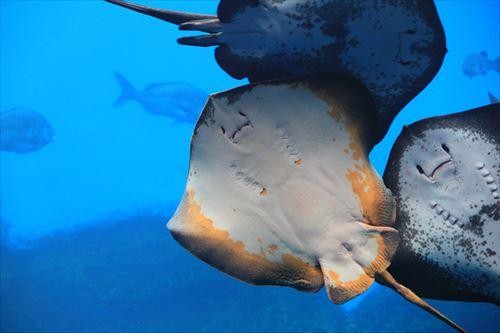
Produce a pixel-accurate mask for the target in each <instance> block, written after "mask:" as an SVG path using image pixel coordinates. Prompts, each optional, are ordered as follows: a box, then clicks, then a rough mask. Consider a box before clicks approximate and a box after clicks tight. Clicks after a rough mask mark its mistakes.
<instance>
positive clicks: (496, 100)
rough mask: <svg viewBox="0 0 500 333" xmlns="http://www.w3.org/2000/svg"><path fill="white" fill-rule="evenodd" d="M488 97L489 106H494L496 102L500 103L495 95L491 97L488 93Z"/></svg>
mask: <svg viewBox="0 0 500 333" xmlns="http://www.w3.org/2000/svg"><path fill="white" fill-rule="evenodd" d="M488 97H489V99H490V103H491V104H496V103H498V102H500V100H499V99H498V98H496V97H495V95H493V94H492V93H491V92H489V91H488Z"/></svg>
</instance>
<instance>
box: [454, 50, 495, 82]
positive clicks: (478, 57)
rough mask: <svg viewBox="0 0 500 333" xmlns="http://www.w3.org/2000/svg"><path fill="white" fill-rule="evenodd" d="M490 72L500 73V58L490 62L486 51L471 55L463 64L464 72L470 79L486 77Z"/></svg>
mask: <svg viewBox="0 0 500 333" xmlns="http://www.w3.org/2000/svg"><path fill="white" fill-rule="evenodd" d="M490 70H493V71H495V72H497V73H498V72H499V71H500V57H497V58H496V59H493V60H490V59H488V53H486V51H482V52H479V53H471V54H469V55H468V56H467V58H465V60H464V63H463V64H462V72H463V73H464V74H465V75H466V76H468V77H470V78H473V77H474V76H477V75H486V74H488V71H490Z"/></svg>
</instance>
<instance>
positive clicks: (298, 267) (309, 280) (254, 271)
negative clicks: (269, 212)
mask: <svg viewBox="0 0 500 333" xmlns="http://www.w3.org/2000/svg"><path fill="white" fill-rule="evenodd" d="M194 195H195V194H194V191H188V192H187V195H186V197H185V198H184V200H183V203H182V205H181V209H180V211H179V212H178V214H177V217H176V218H177V220H176V221H175V223H176V225H172V226H170V227H171V232H172V235H173V236H174V238H175V239H176V240H177V241H178V242H179V243H181V244H182V245H183V246H184V247H186V248H187V249H188V250H189V251H190V252H191V253H193V254H194V255H196V256H197V257H198V258H200V259H201V260H203V261H205V262H207V263H208V264H210V265H212V266H214V267H215V268H217V269H219V270H221V271H223V272H225V273H227V274H229V275H231V276H233V277H236V278H238V279H240V280H243V281H246V282H249V283H252V284H258V285H259V284H260V285H262V284H274V285H284V286H291V287H294V288H296V289H300V290H304V291H317V290H318V289H320V288H321V286H322V285H323V274H322V272H321V269H320V268H319V267H316V266H313V265H311V264H309V263H307V262H305V261H304V260H302V259H300V258H298V257H296V256H294V255H292V254H290V253H285V254H283V255H282V256H281V262H273V261H270V260H269V259H267V258H266V257H264V256H263V255H259V254H253V253H250V252H248V251H247V250H246V248H245V244H244V243H243V242H241V241H235V240H232V239H231V238H230V234H229V232H228V231H226V230H221V229H217V228H216V227H215V226H214V223H213V221H212V220H211V219H209V218H208V217H206V216H205V215H204V214H203V212H202V211H201V206H200V205H199V204H198V203H197V202H196V200H195V198H194Z"/></svg>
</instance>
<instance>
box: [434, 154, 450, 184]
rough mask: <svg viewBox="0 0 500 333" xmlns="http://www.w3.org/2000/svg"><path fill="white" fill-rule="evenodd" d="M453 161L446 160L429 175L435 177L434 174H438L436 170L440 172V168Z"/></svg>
mask: <svg viewBox="0 0 500 333" xmlns="http://www.w3.org/2000/svg"><path fill="white" fill-rule="evenodd" d="M449 163H451V159H449V160H446V161H444V162H441V163H439V164H438V165H437V166H436V167H435V168H434V170H432V172H431V174H430V175H429V178H431V179H434V176H435V175H436V172H438V171H439V170H440V169H442V168H444V167H445V166H446V165H448V164H449Z"/></svg>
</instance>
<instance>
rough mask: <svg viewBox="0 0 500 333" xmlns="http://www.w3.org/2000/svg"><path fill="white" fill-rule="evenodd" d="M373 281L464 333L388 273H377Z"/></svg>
mask: <svg viewBox="0 0 500 333" xmlns="http://www.w3.org/2000/svg"><path fill="white" fill-rule="evenodd" d="M375 279H376V280H377V282H379V283H380V284H383V285H384V286H387V287H389V288H391V289H393V290H395V291H396V292H397V293H398V294H400V295H401V296H403V297H404V298H405V299H406V300H407V301H409V302H411V303H413V304H415V305H416V306H418V307H419V308H421V309H423V310H425V311H427V312H428V313H430V314H431V315H433V316H434V317H436V318H438V319H439V320H441V321H443V322H445V323H446V324H448V325H449V326H451V327H453V328H454V329H456V330H457V331H458V332H465V330H464V329H463V328H462V327H460V326H458V324H456V323H455V322H453V321H452V320H451V319H449V318H448V317H446V316H445V315H444V314H442V313H441V312H439V311H438V310H437V309H435V308H434V307H433V306H432V305H430V304H429V303H427V302H426V301H424V300H423V299H421V298H420V297H418V296H417V295H416V294H415V293H414V292H413V291H411V290H410V289H408V288H406V287H405V286H403V285H401V284H399V283H398V282H397V281H396V280H395V279H394V277H392V275H391V274H390V273H389V272H387V271H384V272H382V273H377V274H376V275H375Z"/></svg>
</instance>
